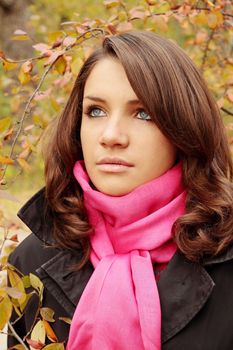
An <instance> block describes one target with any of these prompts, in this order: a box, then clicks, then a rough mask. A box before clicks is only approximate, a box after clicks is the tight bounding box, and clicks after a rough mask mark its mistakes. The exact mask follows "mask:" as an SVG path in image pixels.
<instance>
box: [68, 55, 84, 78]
mask: <svg viewBox="0 0 233 350" xmlns="http://www.w3.org/2000/svg"><path fill="white" fill-rule="evenodd" d="M82 65H83V60H82V59H81V58H80V57H76V58H75V59H74V60H73V61H72V62H71V65H70V66H71V71H72V73H73V74H74V75H78V73H79V71H80V68H81V66H82Z"/></svg>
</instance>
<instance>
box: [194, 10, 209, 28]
mask: <svg viewBox="0 0 233 350" xmlns="http://www.w3.org/2000/svg"><path fill="white" fill-rule="evenodd" d="M192 21H193V22H194V23H195V24H198V25H200V26H203V25H205V24H207V22H208V19H207V15H206V13H205V12H204V11H201V12H200V13H198V14H197V15H196V16H195V17H193V20H192Z"/></svg>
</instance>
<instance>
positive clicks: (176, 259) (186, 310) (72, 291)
mask: <svg viewBox="0 0 233 350" xmlns="http://www.w3.org/2000/svg"><path fill="white" fill-rule="evenodd" d="M18 216H19V217H20V219H21V220H22V221H23V222H24V223H25V224H26V225H27V226H28V227H29V228H30V229H31V230H32V232H33V233H34V234H35V235H36V236H37V237H38V238H39V239H40V240H42V241H43V242H45V244H47V245H48V244H49V245H51V244H52V243H53V242H54V240H53V238H52V221H53V215H52V212H51V210H49V208H48V206H47V204H46V199H45V191H44V189H42V190H40V191H39V192H38V193H36V194H35V195H34V196H33V197H32V198H31V199H30V200H29V201H28V202H27V203H26V204H25V205H24V206H23V207H22V208H21V209H20V211H19V213H18ZM79 259H81V254H76V255H75V256H74V255H72V253H71V252H68V251H60V252H59V253H58V254H57V255H56V256H55V257H54V258H52V259H51V260H49V261H47V262H46V263H45V264H43V265H42V266H41V268H40V269H38V270H37V272H38V273H39V276H41V277H43V276H44V275H46V277H49V278H50V279H51V280H53V281H54V282H55V284H56V285H58V286H59V288H61V290H62V292H63V294H64V295H65V297H62V296H61V297H60V303H61V304H62V305H63V307H65V309H66V310H67V311H68V312H69V314H70V317H72V315H73V312H74V310H75V306H76V305H77V303H78V301H79V299H80V297H81V295H82V292H83V290H84V289H85V286H86V284H87V283H88V281H89V278H90V277H91V275H92V272H93V270H94V269H93V266H92V265H91V263H90V262H89V263H88V264H86V265H85V266H84V268H82V269H81V270H79V271H76V272H73V273H71V272H70V269H69V267H70V265H71V263H74V264H75V263H78V262H79ZM231 259H233V247H230V248H229V249H228V250H227V251H226V252H224V253H223V254H221V255H219V256H218V257H214V258H208V259H206V260H205V261H204V262H203V264H202V265H200V264H196V263H192V262H189V261H187V260H186V259H185V257H184V256H183V255H181V254H180V253H179V252H177V253H176V254H175V255H174V256H173V258H172V259H171V260H170V262H169V264H168V265H167V268H166V269H165V270H164V271H163V272H162V274H161V277H160V280H159V282H158V290H159V294H160V302H161V308H162V316H163V320H162V342H166V341H167V340H169V339H170V338H171V337H173V336H174V335H175V334H177V333H178V332H179V331H180V330H181V329H183V328H184V327H185V326H186V325H187V324H188V323H189V322H190V321H191V320H192V319H193V318H194V316H195V315H196V314H197V313H198V312H199V311H200V310H201V308H202V307H203V306H204V305H205V303H206V301H207V300H208V298H209V297H210V295H211V293H212V290H213V288H214V282H213V280H212V279H211V277H210V276H209V274H208V273H207V271H206V270H205V268H204V266H208V265H213V264H220V263H222V262H225V261H228V260H231ZM46 281H47V278H45V279H44V282H45V283H47V282H46ZM49 286H50V284H48V288H50V287H49ZM74 286H75V288H74ZM50 292H51V293H52V294H53V293H54V288H51V290H50ZM57 296H58V294H57V292H56V298H57Z"/></svg>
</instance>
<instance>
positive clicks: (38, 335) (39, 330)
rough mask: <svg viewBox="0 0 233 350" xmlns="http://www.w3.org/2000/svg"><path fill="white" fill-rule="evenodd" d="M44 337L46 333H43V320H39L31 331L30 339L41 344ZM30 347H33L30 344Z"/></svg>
mask: <svg viewBox="0 0 233 350" xmlns="http://www.w3.org/2000/svg"><path fill="white" fill-rule="evenodd" d="M45 337H46V333H45V327H44V323H43V321H41V320H39V321H38V322H37V323H36V324H35V326H34V328H33V330H32V333H31V339H32V340H34V341H36V342H40V343H42V344H44V343H45ZM30 349H34V348H33V347H32V346H30Z"/></svg>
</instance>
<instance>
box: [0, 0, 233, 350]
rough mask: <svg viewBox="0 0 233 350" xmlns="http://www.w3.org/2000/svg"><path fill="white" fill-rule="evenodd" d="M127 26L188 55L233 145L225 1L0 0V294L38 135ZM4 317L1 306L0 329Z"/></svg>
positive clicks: (36, 164)
mask: <svg viewBox="0 0 233 350" xmlns="http://www.w3.org/2000/svg"><path fill="white" fill-rule="evenodd" d="M131 29H147V30H150V31H154V32H156V33H159V34H161V35H163V36H166V37H168V38H170V39H171V40H174V41H176V42H177V43H178V44H179V45H180V46H181V47H182V48H183V49H184V50H185V51H186V52H187V54H188V55H189V56H190V57H191V58H192V59H193V60H194V62H195V63H196V64H197V66H198V67H199V68H200V70H201V71H202V73H203V75H204V77H205V79H206V81H207V83H208V85H209V88H210V90H211V91H212V93H213V95H214V97H215V99H216V102H217V103H218V105H219V107H220V109H221V114H222V118H223V120H224V123H225V125H226V132H227V135H228V138H229V143H230V145H231V148H232V145H233V4H232V1H231V0H203V1H202V0H201V1H196V0H186V1H180V0H168V1H157V0H138V1H137V0H125V1H123V0H122V1H121V0H105V1H103V0H82V1H77V0H69V1H66V0H34V1H33V0H17V1H16V0H0V256H1V260H0V263H1V264H0V265H1V266H2V267H1V269H0V292H1V288H3V286H4V283H6V280H5V277H4V276H5V275H4V266H5V265H4V264H5V263H6V261H7V256H8V255H9V253H10V252H11V251H12V249H14V247H15V246H16V244H17V243H18V242H19V241H21V240H22V239H23V238H24V237H25V235H27V232H28V231H27V228H25V227H24V226H23V224H22V223H21V222H20V221H19V220H18V219H17V215H16V213H17V211H18V210H19V208H20V207H21V206H22V204H23V203H24V202H25V201H26V200H27V199H29V198H30V197H31V196H32V195H33V194H34V193H35V192H36V191H38V190H39V189H40V188H41V187H42V186H43V185H44V180H43V160H42V155H41V150H42V146H43V140H44V133H45V131H46V130H47V127H48V125H49V123H50V122H51V121H52V120H53V119H54V118H56V117H57V116H58V115H59V114H60V113H61V111H62V109H63V107H64V105H65V103H66V100H67V98H68V95H69V93H70V91H71V87H72V84H73V82H74V79H75V77H76V76H77V74H78V71H79V69H80V67H81V65H82V62H83V60H85V58H86V57H87V56H88V54H89V53H90V50H91V48H92V47H93V46H95V45H97V44H98V43H100V41H101V40H102V39H103V37H104V36H105V35H114V34H115V33H120V32H124V31H128V30H131ZM0 306H1V305H0ZM2 315H3V313H2ZM7 317H8V316H7V313H6V316H5V318H4V317H3V316H2V317H1V310H0V329H2V328H3V325H4V324H5V323H6V321H7ZM0 344H1V345H0V349H5V348H6V345H5V343H4V342H3V340H1V338H0Z"/></svg>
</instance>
